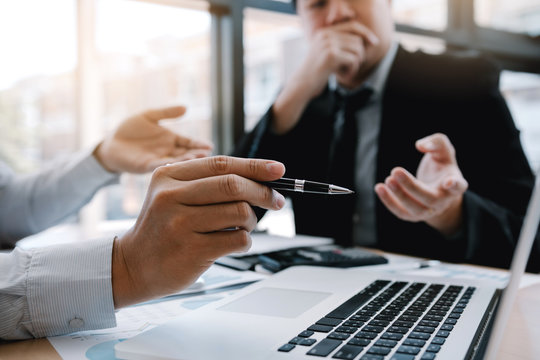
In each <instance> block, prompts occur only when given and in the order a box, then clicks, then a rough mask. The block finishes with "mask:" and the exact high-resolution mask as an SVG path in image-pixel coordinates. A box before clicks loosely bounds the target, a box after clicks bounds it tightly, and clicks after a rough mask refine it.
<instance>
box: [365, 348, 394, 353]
mask: <svg viewBox="0 0 540 360" xmlns="http://www.w3.org/2000/svg"><path fill="white" fill-rule="evenodd" d="M391 350H392V349H389V348H386V347H382V346H372V347H370V348H369V349H368V351H367V352H368V354H375V355H388V353H389V352H390V351H391Z"/></svg>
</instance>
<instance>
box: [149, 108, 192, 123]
mask: <svg viewBox="0 0 540 360" xmlns="http://www.w3.org/2000/svg"><path fill="white" fill-rule="evenodd" d="M186 111H187V109H186V107H185V106H171V107H167V108H162V109H153V110H147V111H145V112H144V114H143V116H144V117H145V118H146V119H148V120H150V121H152V122H154V123H157V122H159V121H160V120H163V119H174V118H177V117H179V116H182V115H184V114H185V113H186Z"/></svg>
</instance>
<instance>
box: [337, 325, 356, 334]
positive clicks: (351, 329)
mask: <svg viewBox="0 0 540 360" xmlns="http://www.w3.org/2000/svg"><path fill="white" fill-rule="evenodd" d="M357 330H358V329H357V328H355V327H350V326H340V327H338V328H337V329H336V332H342V333H347V334H354V333H355V332H356V331H357Z"/></svg>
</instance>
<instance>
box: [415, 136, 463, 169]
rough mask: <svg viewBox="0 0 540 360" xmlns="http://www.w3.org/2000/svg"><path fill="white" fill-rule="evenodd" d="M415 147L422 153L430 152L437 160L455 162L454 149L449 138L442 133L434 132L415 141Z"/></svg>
mask: <svg viewBox="0 0 540 360" xmlns="http://www.w3.org/2000/svg"><path fill="white" fill-rule="evenodd" d="M416 148H417V149H418V150H419V151H421V152H423V153H430V154H431V156H433V159H434V160H436V161H439V162H445V163H455V162H456V151H455V149H454V146H453V145H452V143H451V142H450V139H448V137H447V136H446V135H444V134H441V133H436V134H433V135H430V136H427V137H425V138H422V139H420V140H418V141H417V142H416Z"/></svg>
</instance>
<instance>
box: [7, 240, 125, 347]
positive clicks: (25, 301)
mask: <svg viewBox="0 0 540 360" xmlns="http://www.w3.org/2000/svg"><path fill="white" fill-rule="evenodd" d="M112 246H113V240H112V239H103V240H94V241H85V242H79V243H75V244H69V245H65V244H64V245H58V246H49V247H43V248H36V249H31V250H23V249H20V248H18V247H17V248H15V249H14V250H13V251H12V252H11V253H7V254H6V253H4V254H0V339H6V340H13V339H27V338H32V337H45V336H55V335H60V334H67V333H72V332H76V331H82V330H93V329H101V328H110V327H115V326H116V319H115V313H114V300H113V293H112V280H111V266H112Z"/></svg>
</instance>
